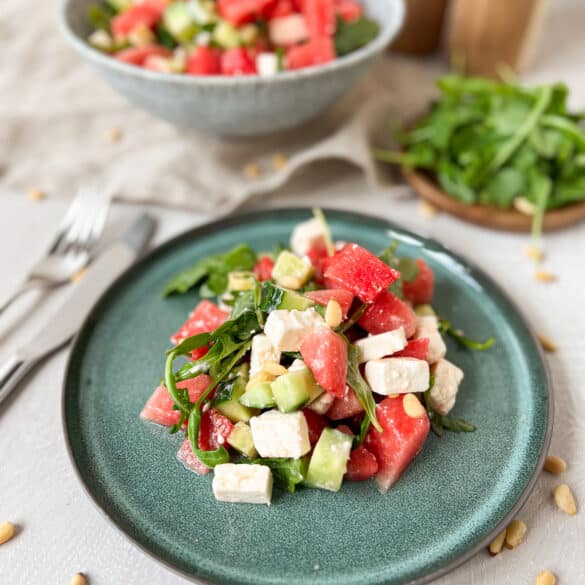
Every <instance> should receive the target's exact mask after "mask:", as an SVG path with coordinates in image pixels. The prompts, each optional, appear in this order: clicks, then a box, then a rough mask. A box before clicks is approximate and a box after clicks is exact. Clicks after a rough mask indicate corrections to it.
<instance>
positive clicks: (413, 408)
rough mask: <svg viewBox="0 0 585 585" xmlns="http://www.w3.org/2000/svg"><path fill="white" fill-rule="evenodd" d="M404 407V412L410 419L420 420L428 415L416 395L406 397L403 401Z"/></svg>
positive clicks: (406, 395)
mask: <svg viewBox="0 0 585 585" xmlns="http://www.w3.org/2000/svg"><path fill="white" fill-rule="evenodd" d="M402 407H403V408H404V412H406V414H407V415H408V416H409V417H410V418H420V417H421V416H425V415H426V413H427V411H426V410H425V407H424V406H423V405H422V404H421V403H420V400H419V399H418V398H417V397H416V396H415V395H414V394H405V395H404V398H403V399H402Z"/></svg>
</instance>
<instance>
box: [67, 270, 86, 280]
mask: <svg viewBox="0 0 585 585" xmlns="http://www.w3.org/2000/svg"><path fill="white" fill-rule="evenodd" d="M86 273H87V268H82V269H81V270H78V271H77V272H76V273H75V274H74V275H73V276H72V277H71V278H70V279H69V280H70V281H71V282H79V281H80V280H81V279H82V278H83V277H84V276H85V275H86Z"/></svg>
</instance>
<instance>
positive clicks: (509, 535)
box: [504, 520, 527, 550]
mask: <svg viewBox="0 0 585 585" xmlns="http://www.w3.org/2000/svg"><path fill="white" fill-rule="evenodd" d="M526 530H527V527H526V524H524V522H522V520H512V522H510V524H509V526H508V528H506V538H505V542H504V546H505V547H506V548H507V549H510V550H512V549H514V548H516V547H517V546H519V545H520V544H521V543H522V540H523V539H524V535H525V534H526Z"/></svg>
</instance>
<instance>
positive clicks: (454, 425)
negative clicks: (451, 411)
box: [435, 413, 477, 433]
mask: <svg viewBox="0 0 585 585" xmlns="http://www.w3.org/2000/svg"><path fill="white" fill-rule="evenodd" d="M435 414H436V413H435ZM436 416H437V418H438V419H439V422H440V424H441V426H442V427H443V428H444V429H446V430H447V431H451V432H452V433H473V432H475V431H476V430H477V427H476V426H475V425H472V424H471V423H469V422H467V421H465V420H463V419H462V418H457V417H454V416H448V415H445V414H443V415H436Z"/></svg>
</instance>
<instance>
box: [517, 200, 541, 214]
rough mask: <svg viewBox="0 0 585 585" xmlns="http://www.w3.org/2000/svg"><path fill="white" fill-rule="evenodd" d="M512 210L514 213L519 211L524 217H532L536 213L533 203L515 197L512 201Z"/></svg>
mask: <svg viewBox="0 0 585 585" xmlns="http://www.w3.org/2000/svg"><path fill="white" fill-rule="evenodd" d="M514 208H515V209H516V211H519V212H520V213H522V214H524V215H530V216H532V215H534V214H535V213H536V207H535V206H534V203H532V202H531V201H528V199H526V197H516V199H514Z"/></svg>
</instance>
